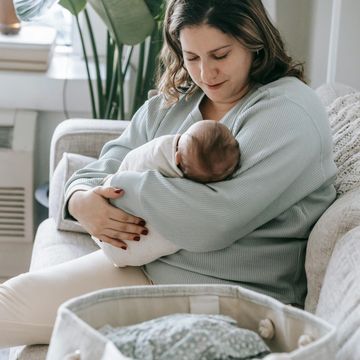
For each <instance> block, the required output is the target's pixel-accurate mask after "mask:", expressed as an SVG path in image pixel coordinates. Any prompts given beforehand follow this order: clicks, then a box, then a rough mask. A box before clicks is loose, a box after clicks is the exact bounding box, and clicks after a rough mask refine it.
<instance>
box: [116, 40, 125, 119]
mask: <svg viewBox="0 0 360 360" xmlns="http://www.w3.org/2000/svg"><path fill="white" fill-rule="evenodd" d="M123 48H124V47H123V45H122V44H121V46H119V47H118V52H119V54H118V81H119V82H118V84H119V103H118V104H119V108H118V119H122V120H125V104H124V76H123V72H122V50H123Z"/></svg>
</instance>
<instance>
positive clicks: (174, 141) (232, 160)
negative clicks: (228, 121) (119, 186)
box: [93, 120, 240, 267]
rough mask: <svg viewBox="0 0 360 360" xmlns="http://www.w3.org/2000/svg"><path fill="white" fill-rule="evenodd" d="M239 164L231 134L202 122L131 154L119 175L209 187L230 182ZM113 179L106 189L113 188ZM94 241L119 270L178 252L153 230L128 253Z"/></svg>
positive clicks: (130, 244)
mask: <svg viewBox="0 0 360 360" xmlns="http://www.w3.org/2000/svg"><path fill="white" fill-rule="evenodd" d="M239 164H240V148H239V143H238V142H237V140H236V139H235V137H234V136H233V135H232V134H231V132H230V130H229V129H228V128H227V127H226V126H225V125H223V124H221V123H219V122H217V121H213V120H202V121H199V122H197V123H195V124H193V125H192V126H190V127H189V129H188V130H187V131H186V132H185V133H183V134H176V135H164V136H160V137H158V138H155V139H153V140H151V141H149V142H148V143H145V144H144V145H142V146H140V147H138V148H136V149H134V150H132V151H130V152H129V153H128V154H127V155H126V156H125V158H124V160H123V162H122V163H121V165H120V167H119V170H118V171H126V170H132V171H139V172H143V171H147V170H157V171H159V172H160V173H161V174H162V175H164V176H167V177H184V178H187V179H190V180H193V181H197V182H201V183H209V182H215V181H222V180H224V179H226V178H228V177H229V176H230V175H231V174H232V173H233V172H234V171H235V170H236V169H237V168H238V166H239ZM112 176H113V175H111V176H109V177H108V178H107V180H106V181H105V183H104V185H105V186H111V185H110V183H111V178H112ZM93 239H94V240H95V241H96V243H97V244H98V245H99V246H100V247H101V248H102V249H103V251H104V253H105V255H106V256H107V257H108V258H109V259H110V260H111V261H112V263H113V264H114V265H115V266H118V267H124V266H141V265H144V264H147V263H149V262H151V261H153V260H155V259H157V258H159V257H161V256H165V255H170V254H173V253H175V252H176V251H178V250H179V248H178V247H176V246H175V245H174V244H173V243H171V242H170V241H168V240H166V239H164V238H163V237H162V236H161V235H160V234H159V233H157V231H156V230H155V229H153V228H151V227H150V228H149V235H147V236H145V237H142V239H141V241H139V242H136V241H126V240H125V242H126V244H127V246H128V247H127V249H126V250H123V249H120V248H117V247H115V246H112V245H110V244H107V243H105V242H100V241H99V240H98V239H97V238H95V237H93Z"/></svg>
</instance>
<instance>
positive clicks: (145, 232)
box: [141, 229, 149, 235]
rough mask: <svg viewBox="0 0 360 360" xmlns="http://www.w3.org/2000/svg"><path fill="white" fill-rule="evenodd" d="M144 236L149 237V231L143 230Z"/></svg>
mask: <svg viewBox="0 0 360 360" xmlns="http://www.w3.org/2000/svg"><path fill="white" fill-rule="evenodd" d="M141 233H142V234H143V235H147V234H148V233H149V230H146V229H145V230H143V231H142V232H141Z"/></svg>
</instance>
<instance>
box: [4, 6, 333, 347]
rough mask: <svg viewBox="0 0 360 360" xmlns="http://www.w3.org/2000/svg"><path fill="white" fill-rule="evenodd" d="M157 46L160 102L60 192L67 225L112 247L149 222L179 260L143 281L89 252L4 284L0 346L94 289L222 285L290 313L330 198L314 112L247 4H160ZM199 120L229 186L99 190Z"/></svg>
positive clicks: (160, 263)
mask: <svg viewBox="0 0 360 360" xmlns="http://www.w3.org/2000/svg"><path fill="white" fill-rule="evenodd" d="M164 34H165V46H164V49H163V53H162V61H163V68H164V69H165V72H164V73H163V75H162V77H161V79H160V81H159V89H160V92H161V95H159V96H157V97H155V98H152V99H151V100H149V101H148V102H146V103H145V104H144V105H143V106H142V107H141V108H140V109H139V111H138V112H137V113H136V115H135V116H134V118H133V120H132V122H131V125H130V126H129V127H128V128H127V129H126V131H125V133H124V134H123V135H122V136H121V137H119V138H118V139H116V140H114V141H111V142H109V143H107V144H106V145H105V147H104V148H103V151H102V154H101V157H100V159H99V160H98V161H96V162H95V163H93V164H91V165H90V166H88V167H86V168H84V169H82V170H81V171H79V172H77V173H76V174H75V175H74V176H73V177H72V178H71V179H70V181H69V182H68V184H67V194H66V196H67V199H68V209H67V211H66V212H67V215H66V216H73V217H74V218H75V219H77V220H78V221H79V222H80V224H81V225H82V226H83V227H84V228H85V229H86V230H87V231H88V232H89V233H90V234H91V235H93V236H96V237H97V238H99V239H100V240H102V241H104V242H108V243H110V244H113V245H115V246H119V247H126V243H125V242H124V241H123V240H129V241H137V240H139V241H141V237H142V236H144V235H146V233H147V231H148V229H147V227H146V223H148V224H151V225H152V226H153V227H154V228H156V229H157V230H158V231H159V232H160V233H161V235H163V236H164V237H165V238H166V239H168V240H169V241H171V242H173V243H174V244H175V245H177V246H178V247H179V248H180V249H182V250H180V251H178V252H177V253H176V254H173V255H169V256H166V257H163V258H161V259H158V260H156V261H154V262H152V263H150V264H147V265H146V266H144V268H142V269H140V268H131V267H129V268H125V269H117V268H114V267H113V266H112V265H111V264H110V263H108V262H107V260H106V259H105V257H104V256H103V254H102V253H101V252H96V253H93V254H90V255H87V256H85V257H82V258H79V259H76V260H73V261H71V262H69V263H65V264H62V265H58V266H55V267H52V268H50V269H46V270H43V271H41V272H38V273H32V274H23V275H21V276H19V277H16V278H14V279H11V280H9V281H8V282H7V283H5V284H4V285H3V286H2V287H1V291H0V328H1V331H0V339H1V340H0V345H14V344H21V343H22V344H24V343H26V344H30V343H39V342H41V343H44V342H47V341H48V340H49V336H50V333H51V329H52V325H53V322H54V319H55V313H56V309H57V307H58V306H59V305H60V304H61V303H62V302H63V301H64V300H66V299H68V298H70V297H73V296H76V295H80V294H83V293H85V292H88V291H91V290H97V289H100V288H105V287H113V286H123V285H137V284H150V283H151V282H153V283H155V284H178V283H230V284H237V285H241V286H245V287H247V288H250V289H253V290H256V291H259V292H262V293H265V294H268V295H271V296H274V297H275V298H277V299H279V300H281V301H283V302H285V303H291V304H296V305H299V306H302V304H303V301H304V296H305V293H306V279H305V273H304V255H305V247H306V240H307V237H308V234H309V231H310V229H311V227H312V225H313V224H314V222H315V221H316V220H317V219H318V218H319V216H320V215H321V214H322V213H323V212H324V210H325V209H326V208H327V207H328V206H329V205H330V204H331V202H332V201H333V200H334V198H335V190H334V187H333V185H332V183H333V180H334V175H335V172H336V168H335V165H334V162H333V159H332V149H331V136H330V131H329V126H328V121H327V117H326V114H325V111H324V109H323V108H322V106H321V104H320V102H319V100H318V99H317V97H316V95H315V94H314V93H313V91H312V90H311V89H310V88H309V87H307V86H306V85H305V84H304V82H303V72H302V68H301V67H300V66H298V65H296V64H294V63H293V62H292V60H291V58H290V57H289V56H287V55H286V54H285V51H284V47H283V43H282V41H281V38H280V35H279V33H278V31H277V30H276V29H275V28H274V27H273V25H272V24H271V22H270V21H269V19H268V17H267V15H266V12H265V10H264V8H263V5H262V3H261V1H260V0H243V1H238V0H211V1H210V0H204V1H201V2H199V1H196V0H171V1H170V2H169V4H168V8H167V13H166V18H165V25H164ZM203 119H211V120H217V121H220V122H221V123H223V124H224V125H226V126H227V127H228V128H229V129H231V131H232V133H233V134H234V135H235V136H236V138H237V140H238V142H239V143H240V145H241V147H242V163H241V167H240V168H239V170H238V171H237V172H236V173H235V174H234V176H233V178H231V179H230V180H226V181H222V182H218V183H211V184H208V185H204V184H199V183H196V182H193V181H190V180H188V179H176V178H175V179H173V178H165V177H163V176H162V175H161V174H160V173H158V172H156V171H147V172H145V173H130V172H124V173H121V174H118V175H116V176H114V177H113V179H112V182H111V185H112V187H102V186H101V184H102V183H103V182H104V179H105V178H106V176H108V175H109V174H112V173H115V172H116V170H117V169H118V167H119V164H120V163H121V161H122V159H123V158H124V156H125V155H126V154H127V152H128V151H129V150H131V149H132V148H135V147H138V146H140V145H141V144H143V143H145V142H147V141H149V140H151V139H153V138H155V137H158V136H161V135H164V134H174V133H178V132H180V133H182V132H184V131H186V129H187V128H189V127H190V126H191V125H192V124H193V123H195V122H197V121H201V120H203ZM109 199H111V202H112V204H109ZM114 205H115V206H114ZM145 221H146V223H145ZM22 299H26V303H24V301H22ZM9 328H10V329H11V331H9V330H8V329H9Z"/></svg>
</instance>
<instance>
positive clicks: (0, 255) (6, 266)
mask: <svg viewBox="0 0 360 360" xmlns="http://www.w3.org/2000/svg"><path fill="white" fill-rule="evenodd" d="M32 247H33V244H32V243H7V242H1V243H0V278H9V277H12V276H15V275H18V274H21V273H23V272H26V271H28V270H29V266H30V259H31V251H32Z"/></svg>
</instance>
